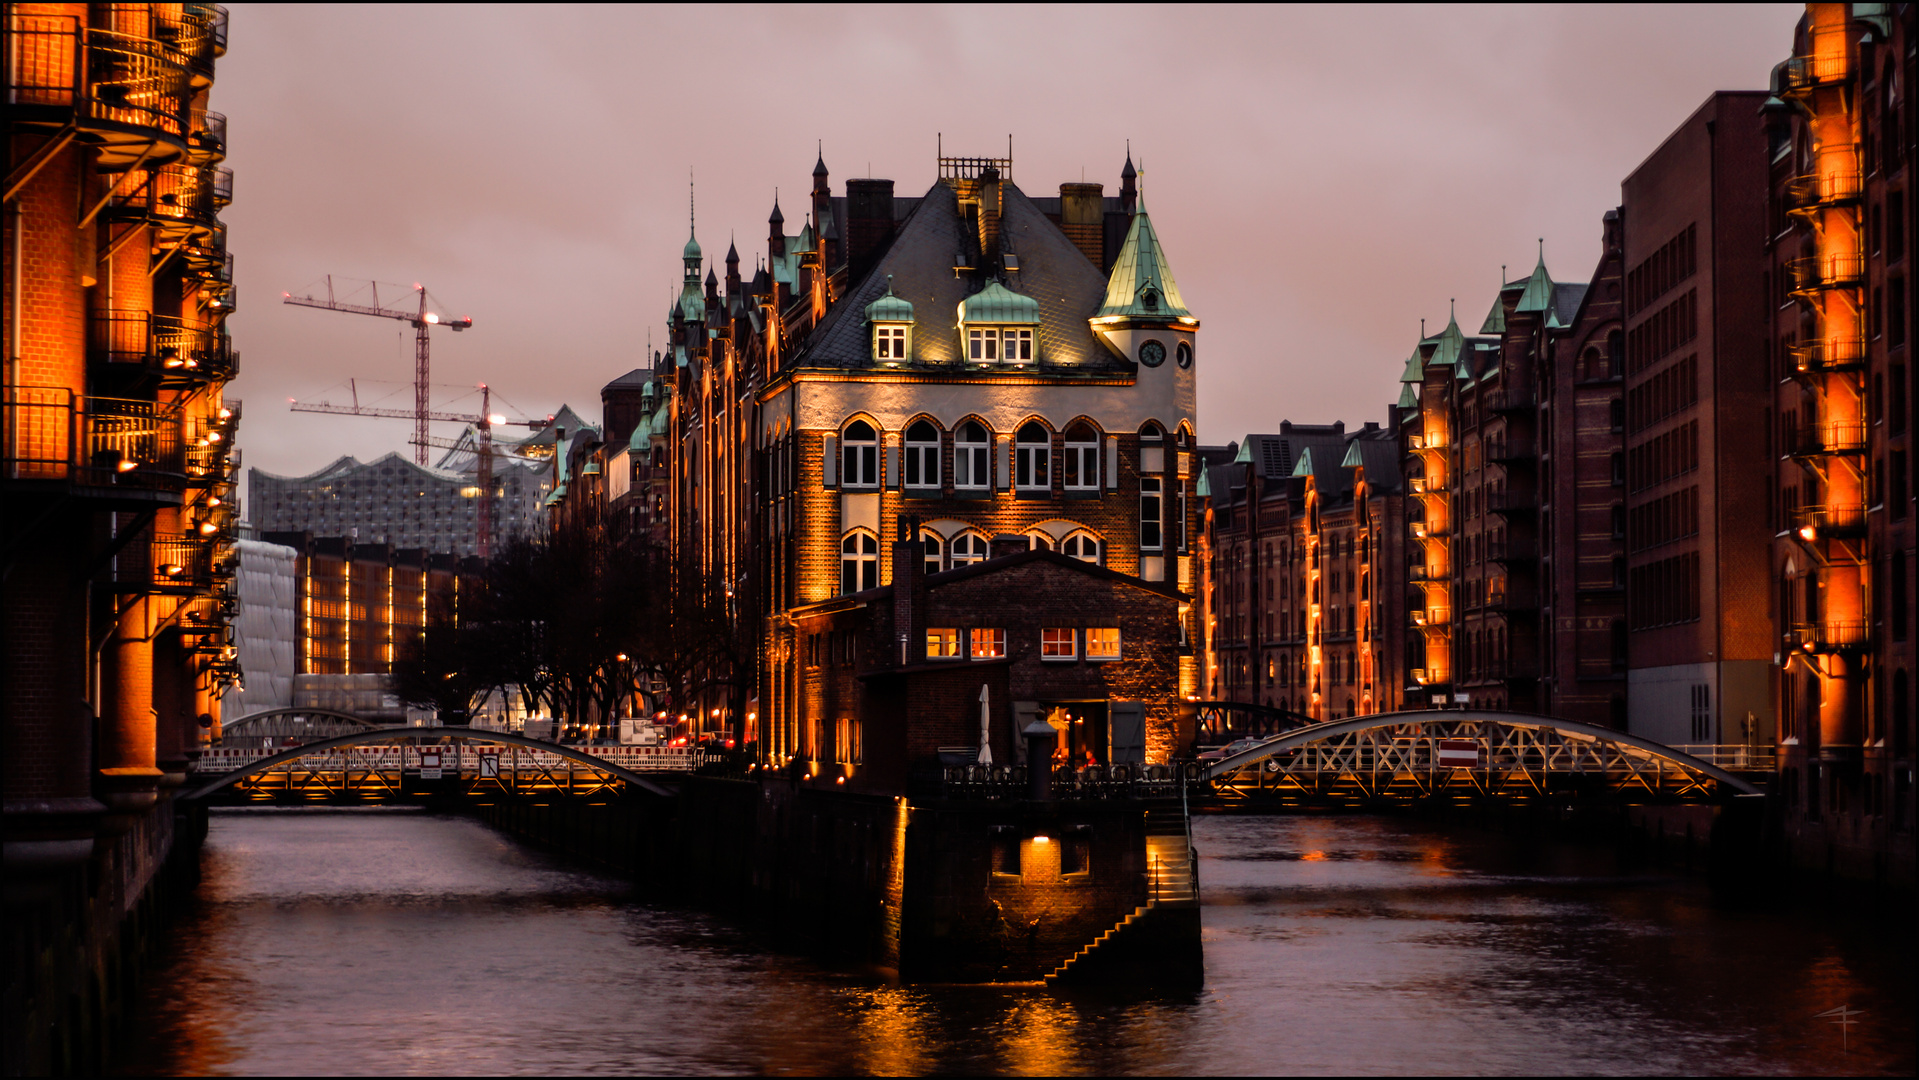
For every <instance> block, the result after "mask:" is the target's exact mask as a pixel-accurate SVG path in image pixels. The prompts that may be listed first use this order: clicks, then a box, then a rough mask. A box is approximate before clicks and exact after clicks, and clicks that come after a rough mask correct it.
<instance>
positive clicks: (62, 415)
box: [0, 386, 186, 492]
mask: <svg viewBox="0 0 1919 1080" xmlns="http://www.w3.org/2000/svg"><path fill="white" fill-rule="evenodd" d="M0 410H3V411H4V414H5V423H4V425H3V428H4V430H0V476H4V478H5V479H7V480H10V481H27V482H31V481H53V482H63V483H68V484H75V485H80V486H85V487H98V488H119V489H123V490H151V491H175V492H177V491H179V490H180V489H181V488H182V487H183V486H184V485H185V483H186V475H185V473H186V455H185V446H184V444H183V439H182V437H181V434H182V427H183V421H182V417H181V415H180V413H179V412H178V411H176V410H170V409H165V408H162V407H161V406H158V405H156V404H155V403H154V402H151V401H133V400H124V399H118V398H105V397H89V398H87V399H86V408H85V410H84V411H83V410H82V409H81V408H80V407H79V405H78V403H77V402H76V401H75V399H74V394H73V391H71V390H69V389H67V388H66V387H62V386H9V387H7V388H6V389H5V397H4V399H3V400H0Z"/></svg>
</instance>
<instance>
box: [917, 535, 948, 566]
mask: <svg viewBox="0 0 1919 1080" xmlns="http://www.w3.org/2000/svg"><path fill="white" fill-rule="evenodd" d="M920 545H921V555H920V558H921V560H922V565H921V570H922V571H923V572H924V573H928V574H937V573H939V572H940V571H942V570H944V569H946V538H945V537H943V536H941V535H940V534H939V533H936V532H934V531H933V530H931V529H921V530H920Z"/></svg>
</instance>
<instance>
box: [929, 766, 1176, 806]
mask: <svg viewBox="0 0 1919 1080" xmlns="http://www.w3.org/2000/svg"><path fill="white" fill-rule="evenodd" d="M1030 776H1031V774H1030V773H1029V772H1028V770H1027V767H1026V766H1024V765H958V766H952V767H950V768H947V769H945V770H944V773H943V776H942V786H941V794H942V795H944V796H945V797H946V798H949V799H985V800H993V801H1005V800H1020V799H1027V798H1030V797H1031V790H1032V789H1031V785H1030V784H1029V783H1028V780H1029V778H1030ZM1199 782H1200V781H1199V766H1198V764H1197V763H1195V762H1190V761H1187V762H1180V763H1178V764H1174V765H1085V766H1080V767H1067V766H1056V767H1054V768H1053V775H1052V785H1053V786H1052V797H1053V798H1055V799H1065V800H1072V801H1098V800H1109V799H1170V798H1175V797H1177V796H1178V795H1179V794H1180V787H1181V784H1182V783H1184V784H1186V785H1187V786H1197V785H1198V784H1199Z"/></svg>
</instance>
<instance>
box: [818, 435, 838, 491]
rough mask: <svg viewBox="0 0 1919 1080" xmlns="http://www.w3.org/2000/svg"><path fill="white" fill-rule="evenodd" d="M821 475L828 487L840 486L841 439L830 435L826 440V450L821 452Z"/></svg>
mask: <svg viewBox="0 0 1919 1080" xmlns="http://www.w3.org/2000/svg"><path fill="white" fill-rule="evenodd" d="M820 475H821V476H822V477H824V478H825V481H826V486H827V487H838V486H839V484H840V437H839V436H838V435H828V436H826V439H825V440H824V449H822V450H821V451H820Z"/></svg>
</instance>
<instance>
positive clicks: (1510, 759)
mask: <svg viewBox="0 0 1919 1080" xmlns="http://www.w3.org/2000/svg"><path fill="white" fill-rule="evenodd" d="M1755 764H1756V763H1755ZM1752 771H1753V772H1757V771H1758V770H1757V769H1756V768H1755V769H1753V770H1752ZM1201 776H1202V778H1204V779H1206V780H1210V781H1212V782H1213V784H1214V790H1215V791H1216V792H1218V793H1219V794H1220V795H1222V796H1225V797H1227V798H1232V799H1237V798H1250V797H1256V796H1267V797H1278V798H1280V799H1282V800H1301V801H1304V800H1320V801H1333V802H1341V801H1344V802H1349V803H1350V802H1363V801H1370V800H1376V799H1388V800H1411V799H1416V798H1431V797H1434V796H1447V797H1450V796H1472V795H1482V796H1485V795H1491V796H1504V797H1509V798H1521V799H1526V798H1540V797H1545V796H1550V795H1555V794H1565V793H1575V792H1594V791H1607V792H1612V793H1616V794H1623V795H1626V796H1629V797H1630V796H1639V797H1647V798H1676V799H1683V800H1693V801H1707V800H1715V799H1720V798H1725V797H1728V796H1732V795H1758V794H1763V792H1762V791H1761V790H1760V789H1759V788H1758V787H1756V786H1754V785H1753V784H1752V783H1751V782H1750V781H1748V780H1746V779H1743V778H1741V777H1740V776H1738V775H1735V774H1734V773H1733V772H1730V771H1728V770H1727V769H1724V768H1721V767H1720V766H1719V765H1716V764H1714V763H1712V762H1709V761H1706V760H1704V759H1702V758H1699V757H1695V756H1693V755H1691V754H1688V753H1685V752H1684V751H1681V750H1677V749H1675V748H1673V747H1670V746H1667V745H1665V744H1663V743H1658V742H1654V741H1653V740H1651V739H1646V738H1642V737H1640V736H1637V735H1632V734H1630V733H1627V732H1623V731H1615V730H1613V729H1611V728H1603V727H1598V726H1595V725H1592V724H1582V723H1578V722H1576V721H1572V720H1561V719H1558V718H1556V717H1549V716H1531V715H1527V714H1524V713H1507V712H1490V711H1484V710H1465V711H1448V710H1423V711H1414V712H1398V713H1380V714H1376V715H1372V716H1356V717H1350V718H1348V719H1344V720H1330V721H1325V722H1321V723H1315V724H1309V725H1305V726H1301V727H1296V728H1293V729H1292V730H1290V731H1286V732H1284V733H1282V734H1279V735H1275V736H1272V737H1270V738H1268V739H1266V740H1264V741H1263V742H1261V743H1260V744H1259V745H1257V746H1254V747H1250V748H1248V749H1246V750H1243V751H1241V752H1239V753H1236V754H1233V755H1231V756H1230V757H1225V758H1222V759H1220V760H1218V761H1215V762H1211V763H1209V764H1207V765H1205V766H1204V768H1203V769H1202V770H1201Z"/></svg>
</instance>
